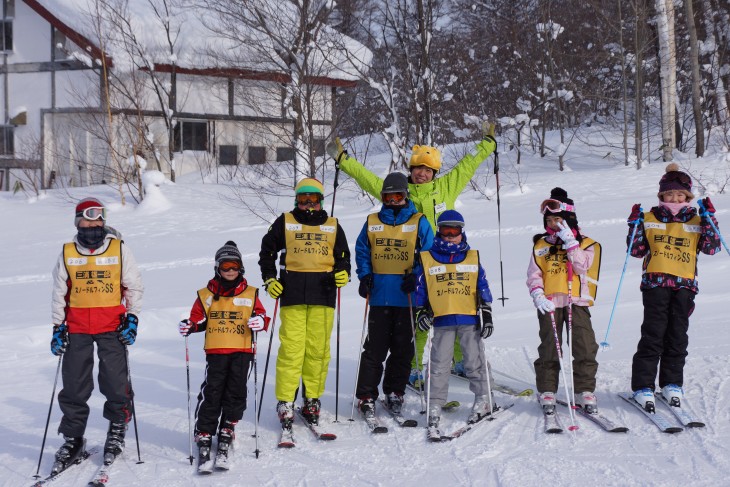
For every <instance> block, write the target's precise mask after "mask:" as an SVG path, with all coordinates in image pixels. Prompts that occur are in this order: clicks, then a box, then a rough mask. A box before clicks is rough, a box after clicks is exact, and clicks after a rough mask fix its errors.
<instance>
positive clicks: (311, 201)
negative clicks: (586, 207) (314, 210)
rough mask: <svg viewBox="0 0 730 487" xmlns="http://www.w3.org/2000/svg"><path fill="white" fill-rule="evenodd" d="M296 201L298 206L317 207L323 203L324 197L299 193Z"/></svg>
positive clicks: (316, 194)
mask: <svg viewBox="0 0 730 487" xmlns="http://www.w3.org/2000/svg"><path fill="white" fill-rule="evenodd" d="M296 200H297V204H298V205H316V204H317V203H319V202H320V201H322V195H321V194H319V193H299V194H298V195H297V196H296Z"/></svg>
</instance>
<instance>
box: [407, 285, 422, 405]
mask: <svg viewBox="0 0 730 487" xmlns="http://www.w3.org/2000/svg"><path fill="white" fill-rule="evenodd" d="M408 315H409V316H410V318H411V333H412V334H413V358H414V359H415V361H416V373H417V377H421V375H422V374H421V370H423V360H421V367H420V368H419V367H418V345H416V324H415V322H414V321H413V301H412V300H411V294H410V293H408ZM416 380H418V379H416ZM418 395H419V397H420V398H421V414H425V412H426V411H425V410H424V409H423V406H424V401H423V380H421V384H419V385H418Z"/></svg>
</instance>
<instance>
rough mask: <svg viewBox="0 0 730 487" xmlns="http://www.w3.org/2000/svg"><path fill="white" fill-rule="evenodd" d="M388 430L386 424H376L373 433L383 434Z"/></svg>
mask: <svg viewBox="0 0 730 487" xmlns="http://www.w3.org/2000/svg"><path fill="white" fill-rule="evenodd" d="M387 432H388V428H387V427H385V426H376V427H375V428H373V433H375V434H382V433H387Z"/></svg>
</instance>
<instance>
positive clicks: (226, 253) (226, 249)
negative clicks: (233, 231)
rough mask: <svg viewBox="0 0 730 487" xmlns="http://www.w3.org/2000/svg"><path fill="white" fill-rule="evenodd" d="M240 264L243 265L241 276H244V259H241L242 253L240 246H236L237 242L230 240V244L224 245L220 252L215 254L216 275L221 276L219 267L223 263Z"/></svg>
mask: <svg viewBox="0 0 730 487" xmlns="http://www.w3.org/2000/svg"><path fill="white" fill-rule="evenodd" d="M229 261H232V262H238V263H239V264H240V265H241V275H243V273H244V271H245V269H244V267H243V258H242V257H241V252H240V251H239V250H238V246H237V245H236V242H234V241H233V240H229V241H228V242H226V243H225V245H223V247H221V248H219V249H218V251H217V252H216V253H215V273H216V275H220V274H219V273H218V267H219V266H220V265H221V263H223V262H229Z"/></svg>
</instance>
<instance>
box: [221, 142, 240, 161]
mask: <svg viewBox="0 0 730 487" xmlns="http://www.w3.org/2000/svg"><path fill="white" fill-rule="evenodd" d="M218 151H219V154H218V163H219V164H220V165H221V166H237V165H238V146H237V145H221V146H218Z"/></svg>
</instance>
